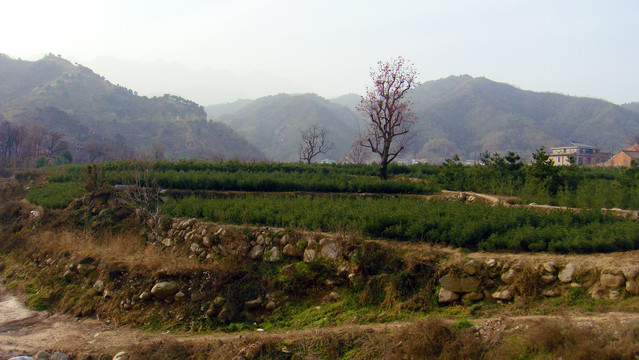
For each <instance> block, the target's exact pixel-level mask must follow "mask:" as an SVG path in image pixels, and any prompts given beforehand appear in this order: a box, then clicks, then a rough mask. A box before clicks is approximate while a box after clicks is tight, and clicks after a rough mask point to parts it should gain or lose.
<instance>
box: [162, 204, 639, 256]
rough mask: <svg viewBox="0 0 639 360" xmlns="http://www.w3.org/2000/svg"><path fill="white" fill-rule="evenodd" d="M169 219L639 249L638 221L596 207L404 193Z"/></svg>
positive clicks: (203, 210) (232, 207)
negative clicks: (539, 207)
mask: <svg viewBox="0 0 639 360" xmlns="http://www.w3.org/2000/svg"><path fill="white" fill-rule="evenodd" d="M166 210H167V212H168V213H169V214H170V215H172V216H186V217H199V218H203V219H206V220H210V221H216V222H222V223H234V224H256V225H268V226H278V227H294V228H306V229H309V230H323V231H355V232H359V233H362V234H364V235H367V236H371V237H378V238H389V239H396V240H408V241H419V242H430V243H443V244H447V245H451V246H455V247H464V248H469V249H480V250H489V251H494V250H510V251H553V252H578V253H587V252H605V251H618V250H631V249H638V248H639V225H638V224H637V223H634V222H631V221H627V220H623V219H619V218H616V217H613V216H611V215H606V214H604V213H601V212H599V211H583V212H580V213H576V212H570V211H550V212H540V211H536V210H531V209H526V208H519V207H503V206H495V207H493V206H490V205H485V204H463V203H457V202H441V201H420V200H415V199H410V198H406V197H382V198H337V197H313V196H307V197H299V196H298V197H282V196H277V197H274V196H269V195H249V194H247V195H241V196H237V197H234V198H228V197H224V198H202V197H187V198H183V199H177V200H170V201H169V202H168V203H167V204H166Z"/></svg>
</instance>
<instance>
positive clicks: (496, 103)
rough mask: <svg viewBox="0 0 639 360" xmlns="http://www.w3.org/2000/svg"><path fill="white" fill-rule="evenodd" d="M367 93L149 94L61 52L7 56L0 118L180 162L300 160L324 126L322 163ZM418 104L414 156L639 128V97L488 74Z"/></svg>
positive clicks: (427, 86) (454, 82)
mask: <svg viewBox="0 0 639 360" xmlns="http://www.w3.org/2000/svg"><path fill="white" fill-rule="evenodd" d="M360 100H361V97H360V96H359V95H356V94H347V95H344V96H340V97H338V98H335V99H330V100H329V99H325V98H322V97H320V96H318V95H315V94H279V95H273V96H266V97H262V98H258V99H256V100H247V99H245V100H238V101H235V102H232V103H226V104H218V105H211V106H207V107H206V108H205V107H202V106H200V105H199V104H197V103H195V102H193V101H190V100H187V99H184V98H181V97H179V96H174V95H168V94H167V95H163V96H157V97H151V98H149V97H146V96H138V95H137V93H136V92H135V91H133V90H131V89H127V88H125V87H123V86H120V85H116V84H112V83H111V82H110V81H108V80H107V79H105V78H104V77H102V76H100V75H98V74H96V73H94V72H93V71H92V70H91V69H89V68H87V67H84V66H82V65H79V64H72V63H71V62H69V61H67V60H65V59H63V58H61V57H59V56H54V55H49V56H45V57H44V58H43V59H41V60H38V61H22V60H15V59H12V58H10V57H8V56H4V55H0V119H7V120H8V121H11V122H16V123H22V124H30V125H40V126H43V127H46V128H48V129H51V130H55V131H59V132H62V133H63V134H65V136H66V140H67V141H68V142H70V143H75V144H80V145H81V144H83V143H87V142H89V141H94V142H95V141H97V142H102V143H112V144H117V147H127V146H129V147H131V148H132V149H134V150H136V151H138V152H143V151H145V150H147V149H150V148H153V147H156V146H158V145H161V146H162V147H163V148H164V151H165V154H166V155H167V157H169V158H174V159H175V158H185V157H196V158H204V159H214V158H223V159H228V158H237V159H241V160H265V159H267V160H274V161H298V160H299V155H298V151H299V146H300V143H301V131H303V130H305V129H307V128H309V127H311V126H319V127H322V128H325V129H327V131H328V133H329V135H328V137H329V140H330V141H331V142H333V143H334V146H333V149H332V150H331V151H330V152H329V153H327V154H323V155H321V156H318V157H317V158H316V160H322V159H332V160H336V161H339V160H341V159H342V157H343V155H344V154H345V153H346V152H347V151H348V149H349V147H350V146H351V144H352V143H353V140H354V139H355V138H356V137H357V135H358V134H359V132H360V131H363V130H364V126H365V119H362V118H361V116H360V114H358V113H357V111H356V106H357V105H358V104H359V102H360ZM411 101H412V111H413V113H414V114H415V115H416V116H417V121H416V124H415V126H414V128H413V133H414V134H415V135H416V136H415V137H414V141H413V143H412V146H411V147H410V148H408V149H406V151H405V152H404V153H403V154H402V156H401V157H402V158H403V159H405V160H410V159H414V158H417V159H422V160H425V161H428V162H440V161H442V160H443V159H445V158H448V157H452V156H454V155H455V154H459V155H460V157H462V158H466V159H473V158H478V157H479V155H480V154H481V153H483V152H490V153H493V152H500V153H502V154H503V153H505V152H507V151H516V152H518V153H519V154H521V155H522V157H524V158H530V155H531V154H532V153H533V152H534V151H535V150H536V149H537V148H539V147H541V146H546V147H550V146H557V145H562V144H566V143H568V142H570V141H577V142H582V143H589V144H592V145H595V146H599V147H601V148H602V149H603V150H604V151H609V152H613V151H615V150H618V149H620V148H621V147H622V144H623V143H624V141H625V140H627V139H628V138H629V137H631V136H632V135H636V134H639V103H630V104H624V105H623V106H619V105H615V104H612V103H610V102H606V101H603V100H597V99H591V98H583V97H572V96H566V95H562V94H557V93H540V92H532V91H526V90H522V89H519V88H517V87H515V86H512V85H509V84H504V83H498V82H494V81H491V80H489V79H486V78H483V77H471V76H468V75H463V76H450V77H447V78H443V79H439V80H433V81H428V82H424V83H423V84H421V85H419V86H418V87H416V88H415V89H414V90H413V92H412V93H411ZM207 114H208V115H207ZM207 118H208V119H207ZM80 148H81V146H80Z"/></svg>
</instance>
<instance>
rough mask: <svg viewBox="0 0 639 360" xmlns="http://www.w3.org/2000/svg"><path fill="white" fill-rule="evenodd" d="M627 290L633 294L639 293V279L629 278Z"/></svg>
mask: <svg viewBox="0 0 639 360" xmlns="http://www.w3.org/2000/svg"><path fill="white" fill-rule="evenodd" d="M626 291H627V292H628V293H629V294H632V295H639V281H637V280H628V281H627V282H626Z"/></svg>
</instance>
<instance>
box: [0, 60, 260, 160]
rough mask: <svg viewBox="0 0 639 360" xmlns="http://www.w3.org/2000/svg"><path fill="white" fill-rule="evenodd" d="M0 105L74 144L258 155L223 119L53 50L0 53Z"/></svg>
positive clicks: (173, 153)
mask: <svg viewBox="0 0 639 360" xmlns="http://www.w3.org/2000/svg"><path fill="white" fill-rule="evenodd" d="M0 112H2V113H3V114H4V117H5V118H7V119H8V120H10V121H15V122H21V123H30V124H35V125H41V126H44V127H47V128H49V129H51V130H56V131H60V132H62V133H64V134H65V135H66V137H67V141H69V142H72V143H78V144H80V145H83V144H86V143H88V142H93V143H103V144H104V143H107V144H108V143H111V144H112V143H118V144H119V147H120V148H121V147H123V146H128V147H131V148H133V149H135V150H137V151H144V150H145V149H148V148H150V147H153V146H158V145H160V146H162V147H164V151H165V153H166V155H167V156H168V157H170V158H182V157H198V158H206V159H214V158H239V159H244V160H252V159H264V156H263V155H262V153H261V152H260V151H259V150H258V149H257V148H255V147H254V146H252V145H251V144H249V143H248V142H246V140H244V139H243V138H242V137H241V136H239V135H238V134H237V133H235V132H234V131H233V130H232V129H230V128H229V127H228V126H226V125H224V124H222V123H213V122H208V121H207V120H206V113H205V112H204V109H203V108H202V107H201V106H200V105H198V104H196V103H194V102H192V101H189V100H186V99H183V98H180V97H177V96H172V95H164V96H162V97H153V98H147V97H142V96H138V95H137V93H136V92H134V91H133V90H130V89H126V88H124V87H121V86H119V85H114V84H111V83H110V82H109V81H108V80H106V79H104V78H103V77H101V76H100V75H97V74H95V73H94V72H93V71H92V70H90V69H89V68H87V67H84V66H81V65H74V64H72V63H70V62H69V61H67V60H65V59H63V58H60V57H56V56H53V55H49V56H46V57H44V58H43V59H41V60H38V61H34V62H31V61H21V60H14V59H11V58H9V57H7V56H4V55H0Z"/></svg>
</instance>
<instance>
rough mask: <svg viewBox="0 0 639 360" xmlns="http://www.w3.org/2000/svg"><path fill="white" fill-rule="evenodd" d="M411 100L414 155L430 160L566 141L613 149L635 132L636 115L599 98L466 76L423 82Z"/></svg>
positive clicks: (638, 122)
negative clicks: (415, 132) (526, 88)
mask: <svg viewBox="0 0 639 360" xmlns="http://www.w3.org/2000/svg"><path fill="white" fill-rule="evenodd" d="M413 102H414V106H413V110H414V112H415V114H416V115H417V117H418V124H417V130H418V131H419V136H418V137H417V138H416V142H415V144H414V146H415V148H414V151H415V153H416V154H415V155H416V157H418V158H426V159H430V160H442V159H443V158H446V157H449V156H451V155H453V154H456V153H457V154H459V155H460V156H461V157H462V158H476V157H478V155H479V154H480V153H482V152H486V151H488V152H496V151H498V152H501V153H505V152H506V151H507V150H513V151H516V152H519V153H521V154H522V155H524V156H527V157H529V156H530V154H531V153H532V152H533V151H534V150H535V149H536V148H539V147H540V146H542V145H545V146H558V145H562V144H564V143H567V142H568V141H571V140H576V141H580V142H584V143H589V144H593V145H596V146H599V147H601V148H603V149H604V150H605V151H614V150H618V149H620V148H621V146H622V145H621V144H622V143H623V141H624V140H625V138H626V137H627V136H628V135H629V134H633V133H637V132H639V114H637V113H635V112H632V111H629V110H627V109H624V108H622V107H621V106H618V105H615V104H612V103H609V102H606V101H603V100H597V99H590V98H580V97H572V96H566V95H561V94H555V93H537V92H532V91H524V90H521V89H518V88H516V87H514V86H511V85H508V84H503V83H497V82H494V81H491V80H488V79H486V78H473V77H470V76H467V75H466V76H451V77H448V78H446V79H440V80H436V81H430V82H426V83H424V84H422V85H421V86H419V87H418V88H417V89H416V90H415V93H414V94H413Z"/></svg>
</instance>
